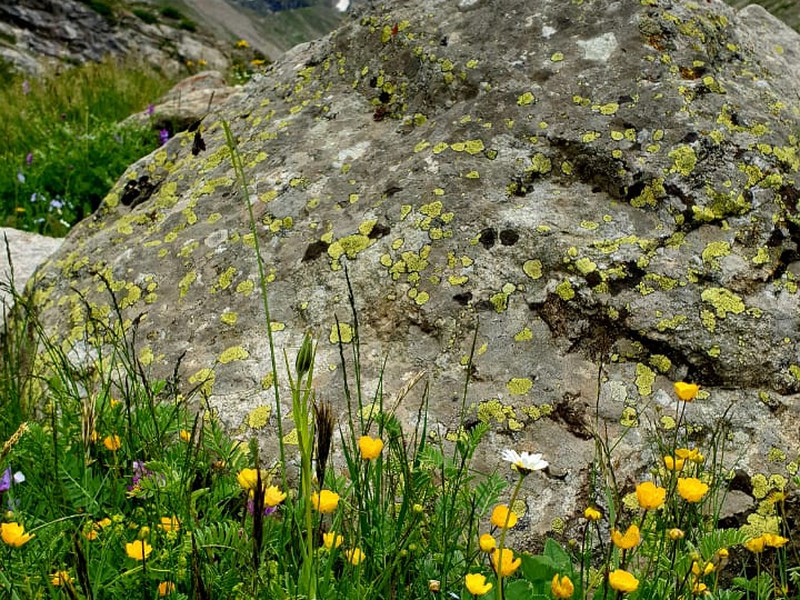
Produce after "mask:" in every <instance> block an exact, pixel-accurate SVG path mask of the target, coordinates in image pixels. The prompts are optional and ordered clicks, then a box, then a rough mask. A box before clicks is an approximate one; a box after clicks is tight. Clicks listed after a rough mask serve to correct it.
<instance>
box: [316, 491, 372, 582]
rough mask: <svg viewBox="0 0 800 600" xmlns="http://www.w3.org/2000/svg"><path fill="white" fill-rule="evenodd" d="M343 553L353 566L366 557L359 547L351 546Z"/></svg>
mask: <svg viewBox="0 0 800 600" xmlns="http://www.w3.org/2000/svg"><path fill="white" fill-rule="evenodd" d="M323 491H324V490H323ZM344 555H345V556H346V557H347V560H348V561H349V562H350V564H351V565H354V566H356V565H359V564H361V561H363V560H364V559H365V558H366V557H365V556H364V553H363V552H362V551H361V548H353V549H352V550H345V551H344Z"/></svg>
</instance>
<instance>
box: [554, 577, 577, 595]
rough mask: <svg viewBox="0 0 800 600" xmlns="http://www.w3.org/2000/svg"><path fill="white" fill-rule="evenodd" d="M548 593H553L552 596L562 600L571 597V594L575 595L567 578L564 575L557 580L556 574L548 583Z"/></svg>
mask: <svg viewBox="0 0 800 600" xmlns="http://www.w3.org/2000/svg"><path fill="white" fill-rule="evenodd" d="M550 591H551V592H553V596H555V597H556V598H561V599H562V600H563V599H566V598H571V597H572V594H574V593H575V586H574V585H573V584H572V580H571V579H570V578H569V577H567V576H566V575H564V576H562V577H561V578H560V579H559V577H558V573H556V574H555V575H553V581H552V582H551V583H550Z"/></svg>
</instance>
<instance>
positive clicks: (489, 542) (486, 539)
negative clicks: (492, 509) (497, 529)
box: [478, 533, 497, 552]
mask: <svg viewBox="0 0 800 600" xmlns="http://www.w3.org/2000/svg"><path fill="white" fill-rule="evenodd" d="M478 544H479V545H480V547H481V550H483V551H484V552H491V551H492V550H494V549H495V548H497V542H496V541H495V539H494V538H493V537H492V536H491V534H489V533H484V534H483V535H482V536H481V537H480V539H479V540H478Z"/></svg>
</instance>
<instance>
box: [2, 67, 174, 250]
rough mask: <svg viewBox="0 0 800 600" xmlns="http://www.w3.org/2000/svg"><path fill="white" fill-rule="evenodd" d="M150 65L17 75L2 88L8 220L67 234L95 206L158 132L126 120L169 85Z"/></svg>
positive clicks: (153, 144)
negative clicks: (126, 123)
mask: <svg viewBox="0 0 800 600" xmlns="http://www.w3.org/2000/svg"><path fill="white" fill-rule="evenodd" d="M170 85H171V82H170V81H169V80H168V79H167V78H165V77H164V76H163V75H161V74H159V73H157V72H155V71H153V70H152V69H151V68H148V67H145V66H143V65H140V64H137V63H134V62H127V63H119V62H117V61H114V60H111V59H109V60H106V61H104V62H102V63H97V64H88V65H85V66H81V67H75V68H70V69H65V68H60V69H56V70H54V71H51V72H50V73H48V74H47V75H45V76H44V77H42V78H40V79H35V80H34V79H26V78H25V77H23V76H21V75H11V76H9V77H7V78H6V81H5V83H4V85H3V87H2V89H0V140H2V142H0V223H2V225H4V226H9V227H17V228H20V229H26V230H29V231H38V232H41V233H47V234H50V235H63V234H65V233H66V231H67V230H68V229H69V228H70V227H71V226H72V225H73V224H75V223H76V222H77V221H79V220H80V219H82V218H84V217H85V216H87V215H89V214H90V213H91V212H93V211H94V210H95V209H96V208H97V207H98V206H99V204H100V202H101V201H102V199H103V197H104V196H105V194H106V193H107V192H108V190H109V189H110V188H111V186H112V185H113V184H114V182H115V181H116V180H117V179H118V178H119V176H120V175H121V174H122V172H123V171H124V170H125V168H127V167H128V165H130V164H131V163H133V162H134V161H135V160H137V159H139V158H141V157H142V156H144V155H145V154H147V153H148V152H150V151H151V150H153V149H155V148H156V147H157V146H158V144H159V137H158V132H157V131H154V130H153V129H151V128H148V127H141V126H133V125H131V126H124V127H123V126H121V125H119V122H120V121H122V120H123V119H124V118H125V117H127V116H128V115H130V114H132V113H134V112H137V111H140V110H142V109H144V108H146V107H147V105H148V104H149V103H151V102H154V101H155V100H156V99H157V98H158V97H159V96H160V95H162V94H163V93H164V92H165V91H167V90H168V89H169V87H170Z"/></svg>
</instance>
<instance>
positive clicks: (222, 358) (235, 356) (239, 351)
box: [219, 346, 250, 365]
mask: <svg viewBox="0 0 800 600" xmlns="http://www.w3.org/2000/svg"><path fill="white" fill-rule="evenodd" d="M249 356H250V353H249V352H248V351H247V350H245V349H244V348H242V347H241V346H231V347H230V348H226V349H225V350H223V351H222V353H221V354H220V355H219V362H220V363H222V364H223V365H224V364H227V363H229V362H234V361H237V360H244V359H246V358H248V357H249Z"/></svg>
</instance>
